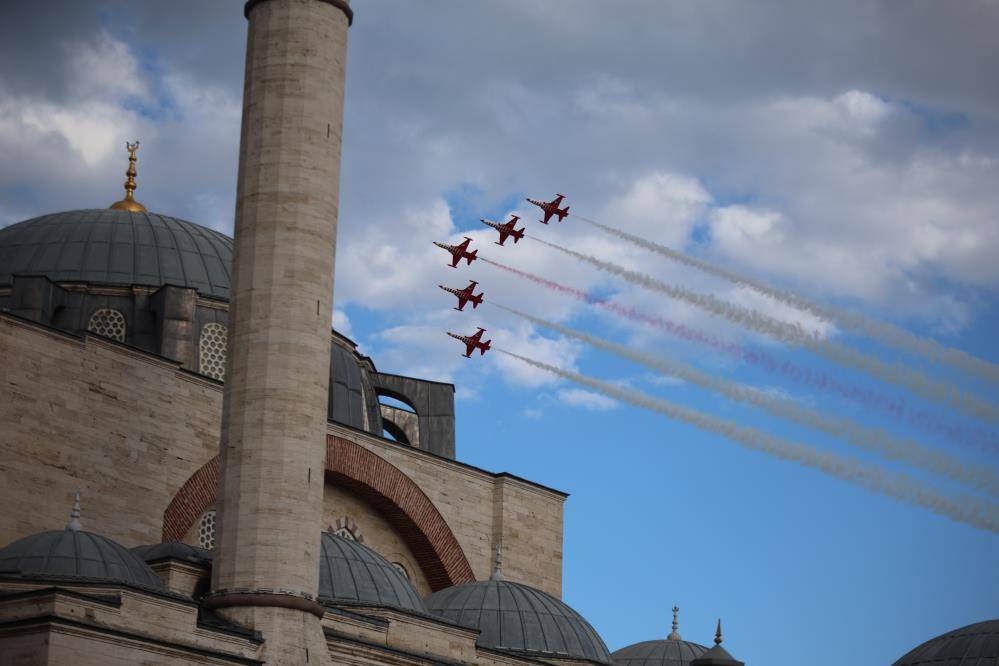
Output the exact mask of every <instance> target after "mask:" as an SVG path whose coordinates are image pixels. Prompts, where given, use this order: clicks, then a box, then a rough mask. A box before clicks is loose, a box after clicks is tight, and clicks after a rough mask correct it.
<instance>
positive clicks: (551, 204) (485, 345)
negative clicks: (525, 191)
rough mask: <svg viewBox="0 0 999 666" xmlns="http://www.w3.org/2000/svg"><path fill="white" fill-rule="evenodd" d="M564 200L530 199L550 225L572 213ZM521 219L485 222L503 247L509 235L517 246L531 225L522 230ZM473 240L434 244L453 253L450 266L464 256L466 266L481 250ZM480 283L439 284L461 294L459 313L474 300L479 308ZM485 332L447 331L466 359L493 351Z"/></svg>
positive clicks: (559, 198)
mask: <svg viewBox="0 0 999 666" xmlns="http://www.w3.org/2000/svg"><path fill="white" fill-rule="evenodd" d="M564 199H565V195H564V194H556V195H555V198H554V199H552V200H551V201H539V200H537V199H530V198H529V199H527V201H528V202H529V203H532V204H534V205H535V206H537V207H538V208H540V209H541V211H542V212H543V213H544V218H543V219H540V220H538V222H540V223H541V224H548V222H549V221H550V220H551V219H552V217H553V216H554V217H557V218H558V221H559V222H561V221H562V220H564V219H565V217H566V216H567V215H568V214H569V207H568V206H566V207H565V208H560V207H559V206H561V205H562V201H563V200H564ZM519 220H520V218H519V217H518V216H516V215H510V219H509V220H507V221H506V222H503V223H499V222H493V221H491V220H485V219H484V220H482V224H484V225H486V226H487V227H492V228H493V229H495V230H496V231H498V232H499V241H498V242H495V243H496V245H499V246H501V247H502V246H503V244H504V243H505V242H506V241H507V239H509V238H513V243H514V245H516V244H517V242H518V241H520V240H521V239H522V238H523V237H524V233H525V231H526V230H527V228H526V227H521V228H520V229H518V228H517V222H518V221H519ZM471 242H472V239H471V238H469V237H468V236H465V241H464V242H463V243H460V244H458V245H449V244H448V243H439V242H437V241H434V242H433V243H434V245H436V246H437V247H439V248H441V249H443V250H447V251H448V252H449V253H450V254H451V263H450V264H449V266H451V268H457V267H458V264H460V263H461V260H462V259H464V260H465V265H466V266H469V265H471V263H472V262H473V261H475V260H476V259H477V258H478V253H479V251H478V250H471V251H469V245H470V244H471ZM478 284H479V283H478V282H476V281H475V280H469V283H468V286H467V287H465V288H464V289H457V288H454V287H445V286H444V285H442V284H439V285H437V286H438V287H440V288H441V289H443V290H444V291H446V292H449V293H451V294H454V295H455V297H457V299H458V307H456V308H454V309H455V310H458V311H459V312H464V309H465V306H466V305H467V304H469V303H471V304H472V309H473V310H474V309H476V308H477V307H479V305H480V304H481V303H482V298H483V296H485V292H479V293H478V294H476V293H475V288H476V287H477V286H478ZM485 332H486V329H484V328H479V329H478V330H477V331H476V332H475V333H473V334H472V335H458V334H457V333H452V332H451V331H447V334H448V335H450V336H451V337H452V338H455V339H456V340H460V341H461V342H463V343H464V344H465V353H464V354H462V356H464V357H465V358H471V357H472V352H474V351H475V350H476V349H478V350H479V355H480V356H484V355H485V353H486V352H487V351H489V349H490V343H492V340H486V341H485V342H483V341H482V334H483V333H485Z"/></svg>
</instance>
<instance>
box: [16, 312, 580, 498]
mask: <svg viewBox="0 0 999 666" xmlns="http://www.w3.org/2000/svg"><path fill="white" fill-rule="evenodd" d="M2 318H7V319H11V320H14V321H16V322H18V323H19V324H22V325H26V326H30V327H32V328H37V329H41V330H43V331H45V332H46V333H49V334H52V335H58V336H60V337H63V338H66V339H69V340H76V341H77V342H83V343H86V341H87V340H88V339H90V340H94V341H96V342H99V343H102V344H108V345H112V346H115V347H121V348H123V349H125V350H127V351H129V352H130V353H134V354H140V355H142V356H145V357H147V358H149V359H152V360H156V361H159V362H161V363H163V364H164V365H168V366H171V367H173V368H174V370H175V371H176V372H180V373H183V374H184V375H186V376H189V377H191V378H194V379H197V380H199V381H204V382H208V383H211V384H215V385H217V386H222V385H223V382H222V381H220V380H218V379H213V378H212V377H208V376H207V375H203V374H201V373H200V372H194V371H193V370H188V369H187V368H185V367H183V365H182V364H181V363H180V362H179V361H175V360H173V359H172V358H169V357H167V356H162V355H160V354H157V353H155V352H151V351H148V350H146V349H140V348H139V347H133V346H132V345H130V344H128V343H126V342H119V341H118V340H112V339H110V338H105V337H104V336H101V335H95V334H93V333H87V332H84V333H79V334H77V333H70V332H69V331H65V330H63V329H61V328H56V327H54V326H49V325H48V324H42V323H39V322H37V321H34V320H32V319H28V318H26V317H22V316H20V315H17V314H14V313H13V312H8V311H6V310H0V319H2ZM380 374H387V373H380ZM393 376H395V377H402V376H403V375H393ZM412 379H418V378H415V377H414V378H412ZM420 381H423V380H420ZM435 383H440V384H443V382H435ZM444 385H445V386H448V384H444ZM450 386H453V384H451V385H450ZM326 422H327V423H332V424H334V425H336V426H337V427H339V428H345V429H347V430H351V431H353V432H356V433H358V434H360V435H364V436H365V437H371V438H373V439H377V440H379V441H382V442H387V443H390V444H393V445H395V446H400V447H402V448H404V449H406V450H407V451H412V452H414V453H418V454H420V455H425V456H429V457H431V458H436V459H438V460H443V461H446V462H448V463H451V464H454V465H457V466H459V467H464V468H465V469H470V470H474V471H476V472H481V473H483V474H486V475H488V476H491V477H493V478H494V479H499V478H506V479H513V480H514V481H519V482H521V483H524V484H526V485H528V486H533V487H535V488H538V489H540V490H544V491H547V492H550V493H554V494H556V495H558V496H560V497H562V498H568V497H569V496H570V493H567V492H565V491H564V490H559V489H558V488H552V487H551V486H546V485H545V484H543V483H538V482H537V481H531V480H530V479H525V478H524V477H522V476H518V475H516V474H513V473H511V472H493V471H490V470H488V469H483V468H481V467H476V466H475V465H471V464H469V463H466V462H462V461H460V460H455V459H453V458H448V457H447V456H442V455H439V454H437V453H432V452H430V451H425V450H423V449H417V448H415V447H412V446H409V445H408V444H403V443H402V442H396V441H394V440H391V439H388V438H386V437H381V436H379V435H375V434H373V433H370V432H368V431H366V430H361V429H360V428H355V427H354V426H351V425H348V424H346V423H341V422H339V421H334V420H332V419H327V421H326Z"/></svg>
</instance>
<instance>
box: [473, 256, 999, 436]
mask: <svg viewBox="0 0 999 666" xmlns="http://www.w3.org/2000/svg"><path fill="white" fill-rule="evenodd" d="M479 259H480V260H481V261H484V262H486V263H487V264H489V265H491V266H495V267H496V268H499V269H500V270H504V271H507V272H508V273H511V274H513V275H516V276H518V277H521V278H523V279H525V280H529V281H531V282H533V283H535V284H537V285H541V286H543V287H545V288H547V289H550V290H552V291H554V292H557V293H560V294H563V295H565V296H569V297H571V298H575V299H576V300H578V301H581V302H583V303H587V304H589V305H595V306H597V307H600V308H603V309H604V310H607V311H609V312H612V313H614V314H616V315H618V316H620V317H624V318H626V319H629V320H631V321H634V322H638V323H640V324H645V325H647V326H652V327H654V328H657V329H659V330H661V331H663V332H665V333H668V334H670V335H672V336H675V337H678V338H680V339H682V340H685V341H687V342H693V343H696V344H699V345H703V346H706V347H709V348H711V349H713V350H714V351H717V352H720V353H723V354H726V355H728V356H731V357H733V358H735V359H737V360H739V361H743V362H746V363H749V364H751V365H753V366H755V367H758V368H762V369H763V370H766V371H767V372H770V373H771V374H780V375H782V376H784V377H785V378H787V379H789V380H791V381H793V382H796V383H798V384H803V385H805V386H807V387H810V388H812V389H815V390H819V391H822V392H825V393H830V394H833V395H837V396H839V397H841V398H843V399H845V400H848V401H851V402H854V403H858V404H860V405H863V406H864V407H867V408H874V409H878V410H880V411H882V412H885V413H887V414H889V415H890V416H892V417H893V418H894V419H895V420H896V422H902V423H907V424H909V425H910V426H912V427H914V428H917V429H920V430H922V431H924V432H928V433H930V434H934V435H940V436H945V437H947V438H949V439H951V440H952V441H956V442H960V443H962V444H966V445H970V446H973V447H975V448H978V449H980V450H984V451H987V452H988V453H995V452H996V449H997V448H999V441H997V438H996V436H995V433H991V432H987V431H984V430H981V429H977V431H972V429H970V428H967V427H965V426H962V425H958V424H953V423H947V422H945V421H943V420H942V419H941V418H940V417H939V416H938V415H935V414H932V413H930V412H927V411H926V410H925V409H914V408H912V407H910V406H909V405H908V404H907V403H906V401H905V400H904V399H896V398H892V397H889V396H887V395H885V394H883V393H879V392H877V391H873V390H871V389H867V388H862V387H858V386H854V385H851V384H847V383H844V382H841V381H839V380H838V379H836V378H835V377H830V376H829V375H828V374H826V373H824V372H822V371H819V370H813V369H812V368H809V367H807V366H801V365H799V364H797V363H794V362H792V361H789V360H783V361H781V360H779V359H777V358H776V357H775V356H774V355H773V354H771V353H769V352H767V351H764V350H758V349H752V348H748V347H745V346H743V345H739V344H736V343H732V342H725V341H723V340H720V339H719V338H718V337H717V336H715V335H712V334H710V333H707V332H705V331H703V330H700V329H696V328H692V327H690V326H687V325H686V324H680V323H677V322H673V321H670V320H668V319H664V318H662V317H660V316H658V315H652V314H648V313H645V312H641V311H638V310H636V309H635V308H633V307H631V306H625V305H622V304H620V303H616V302H614V301H611V300H608V299H604V298H597V297H594V296H591V295H589V294H588V293H586V292H585V291H582V290H580V289H576V288H574V287H569V286H567V285H564V284H561V283H560V282H556V281H554V280H549V279H547V278H544V277H541V276H540V275H536V274H534V273H530V272H528V271H523V270H520V269H518V268H514V267H513V266H508V265H506V264H503V263H500V262H498V261H493V260H491V259H489V258H487V257H483V256H481V255H479Z"/></svg>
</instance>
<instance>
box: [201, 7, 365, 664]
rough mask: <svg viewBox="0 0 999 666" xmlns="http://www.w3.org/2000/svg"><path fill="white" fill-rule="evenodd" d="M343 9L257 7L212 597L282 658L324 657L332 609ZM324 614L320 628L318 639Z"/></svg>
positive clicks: (250, 48)
mask: <svg viewBox="0 0 999 666" xmlns="http://www.w3.org/2000/svg"><path fill="white" fill-rule="evenodd" d="M342 5H344V3H342V2H329V1H328V0H264V1H259V0H257V1H251V2H249V3H247V18H248V19H249V30H248V39H247V57H246V74H245V83H244V90H243V125H242V133H241V137H240V152H239V176H238V184H237V193H236V229H235V255H234V261H233V265H234V269H233V276H232V299H231V305H230V309H229V322H230V325H229V349H228V361H227V377H226V382H225V389H224V394H223V396H224V397H223V415H222V441H221V454H222V460H223V472H222V478H221V481H220V488H219V516H220V519H219V521H220V522H219V541H218V546H217V550H216V555H215V562H214V565H213V569H212V590H213V593H212V597H211V598H210V601H209V603H210V604H211V605H213V606H216V607H219V608H220V609H222V612H223V613H224V614H226V615H227V616H229V617H230V618H232V619H234V620H236V621H238V622H241V623H243V624H248V625H250V626H253V627H254V628H257V629H260V630H261V631H263V632H264V634H265V636H264V637H265V639H266V641H267V648H266V649H267V651H268V652H269V653H270V656H269V657H268V663H271V660H274V663H293V662H294V661H295V660H296V659H299V658H300V655H299V656H295V650H296V649H297V647H296V645H297V646H299V647H301V648H302V649H305V647H307V646H308V645H312V650H313V651H312V654H313V655H314V656H313V657H312V658H313V660H316V659H317V656H315V655H316V650H317V649H319V648H318V647H317V646H316V645H315V644H314V643H315V641H316V640H317V639H319V640H320V641H321V638H322V634H321V632H319V629H318V627H319V625H318V619H316V618H315V617H313V616H312V615H309V612H310V611H311V612H312V613H316V612H317V611H318V610H319V607H318V605H317V604H316V603H315V601H314V598H315V595H316V592H317V588H318V575H319V570H318V558H319V541H320V531H321V529H322V525H321V512H322V506H323V470H324V467H325V465H324V459H325V431H326V415H327V394H328V389H329V374H328V373H329V355H330V314H331V309H332V294H333V266H334V252H335V249H336V225H337V206H338V197H339V181H340V146H341V130H342V126H343V91H344V67H345V59H346V45H347V27H348V18H347V11H345V9H344V7H343V6H342ZM302 616H307V617H305V619H304V620H303V617H302ZM312 624H314V625H315V626H314V628H313V629H314V631H313V629H308V630H305V634H303V627H307V626H311V625H312ZM295 627H298V629H297V630H296V629H295ZM306 634H308V636H306ZM282 643H283V644H285V645H284V647H282V646H281V645H280V644H282ZM320 647H321V648H322V651H323V652H325V646H324V644H321V645H320ZM285 648H287V650H286V649H285ZM302 663H304V662H302Z"/></svg>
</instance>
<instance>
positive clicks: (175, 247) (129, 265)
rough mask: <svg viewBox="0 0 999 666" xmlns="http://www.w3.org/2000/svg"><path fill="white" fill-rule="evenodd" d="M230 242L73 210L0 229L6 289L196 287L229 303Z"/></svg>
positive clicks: (161, 222) (122, 215) (142, 218)
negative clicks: (48, 285)
mask: <svg viewBox="0 0 999 666" xmlns="http://www.w3.org/2000/svg"><path fill="white" fill-rule="evenodd" d="M231 265H232V238H230V237H228V236H226V235H225V234H221V233H219V232H217V231H212V230H211V229H207V228H205V227H202V226H200V225H197V224H194V223H193V222H186V221H185V220H179V219H177V218H174V217H167V216H166V215H155V214H153V213H133V212H128V211H122V210H111V209H94V210H72V211H67V212H64V213H53V214H51V215H43V216H41V217H36V218H33V219H30V220H26V221H24V222H20V223H18V224H13V225H11V226H9V227H5V228H3V229H0V285H9V284H11V281H12V277H13V275H15V274H24V275H44V276H46V277H48V278H49V279H50V280H52V281H53V282H93V283H105V284H122V285H133V284H137V285H150V286H154V287H159V286H162V285H165V284H171V285H176V286H179V287H193V288H194V289H197V290H198V292H200V293H201V294H202V295H203V296H212V297H215V298H223V299H226V300H228V299H229V286H230V282H229V270H230V266H231Z"/></svg>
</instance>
